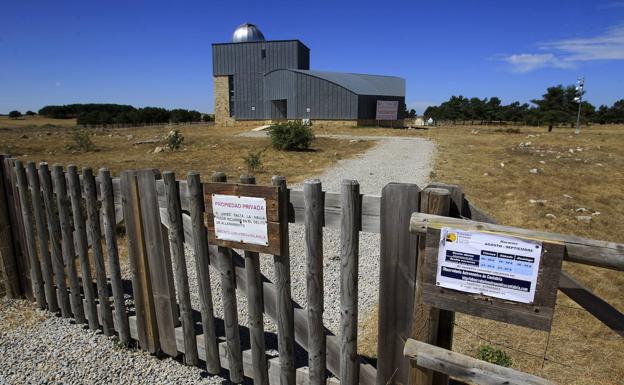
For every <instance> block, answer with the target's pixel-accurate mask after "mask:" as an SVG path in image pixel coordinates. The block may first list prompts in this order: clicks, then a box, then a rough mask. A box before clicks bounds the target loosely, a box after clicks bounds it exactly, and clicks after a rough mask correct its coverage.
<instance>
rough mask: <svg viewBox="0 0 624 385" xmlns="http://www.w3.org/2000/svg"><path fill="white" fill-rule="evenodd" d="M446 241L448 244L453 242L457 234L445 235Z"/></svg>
mask: <svg viewBox="0 0 624 385" xmlns="http://www.w3.org/2000/svg"><path fill="white" fill-rule="evenodd" d="M446 240H447V241H448V242H455V241H456V240H457V234H455V233H448V234H446Z"/></svg>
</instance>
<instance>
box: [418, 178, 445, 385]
mask: <svg viewBox="0 0 624 385" xmlns="http://www.w3.org/2000/svg"><path fill="white" fill-rule="evenodd" d="M450 203H451V197H450V193H449V191H448V190H445V189H441V188H426V189H424V190H423V191H422V192H421V194H420V212H422V213H427V214H436V215H443V216H446V215H448V213H449V209H450ZM425 253H426V242H425V240H424V239H420V240H419V243H418V257H417V266H416V298H415V304H414V315H413V318H414V321H413V325H412V333H411V337H412V338H413V339H415V340H417V341H422V342H425V343H428V344H431V345H435V344H436V343H437V336H438V322H439V310H438V309H436V308H433V307H431V306H429V305H426V304H424V302H423V293H422V282H423V279H424V278H423V277H424V270H425V269H424V263H425ZM432 381H433V371H432V370H430V369H425V368H423V367H420V366H413V367H412V368H411V370H410V380H409V383H410V385H430V384H432Z"/></svg>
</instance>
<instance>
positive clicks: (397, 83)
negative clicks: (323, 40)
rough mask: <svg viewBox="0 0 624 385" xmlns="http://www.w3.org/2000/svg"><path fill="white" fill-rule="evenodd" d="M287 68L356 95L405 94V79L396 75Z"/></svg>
mask: <svg viewBox="0 0 624 385" xmlns="http://www.w3.org/2000/svg"><path fill="white" fill-rule="evenodd" d="M287 70H288V71H293V72H298V73H301V74H305V75H309V76H314V77H316V78H319V79H324V80H327V81H329V82H332V83H335V84H338V85H339V86H341V87H344V88H346V89H347V90H349V91H351V92H353V93H355V94H358V95H378V96H405V79H403V78H400V77H397V76H384V75H367V74H353V73H345V72H326V71H308V70H297V69H287ZM278 71H279V70H278Z"/></svg>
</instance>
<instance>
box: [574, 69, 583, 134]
mask: <svg viewBox="0 0 624 385" xmlns="http://www.w3.org/2000/svg"><path fill="white" fill-rule="evenodd" d="M584 87H585V78H584V77H580V78H577V80H576V96H575V97H574V101H575V102H577V103H578V112H577V114H576V130H575V131H574V133H575V134H577V135H578V134H580V133H581V105H582V104H583V88H584Z"/></svg>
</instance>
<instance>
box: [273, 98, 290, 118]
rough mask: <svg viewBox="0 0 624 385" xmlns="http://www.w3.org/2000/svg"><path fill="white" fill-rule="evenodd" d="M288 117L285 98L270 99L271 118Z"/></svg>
mask: <svg viewBox="0 0 624 385" xmlns="http://www.w3.org/2000/svg"><path fill="white" fill-rule="evenodd" d="M286 119H288V104H287V101H286V99H281V100H271V120H286Z"/></svg>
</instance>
